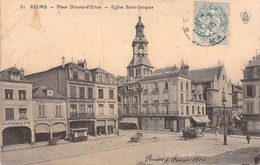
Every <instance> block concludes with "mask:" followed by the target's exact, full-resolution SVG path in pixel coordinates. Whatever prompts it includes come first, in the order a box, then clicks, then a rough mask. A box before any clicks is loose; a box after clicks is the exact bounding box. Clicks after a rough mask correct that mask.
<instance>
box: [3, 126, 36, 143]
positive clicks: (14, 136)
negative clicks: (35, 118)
mask: <svg viewBox="0 0 260 165" xmlns="http://www.w3.org/2000/svg"><path fill="white" fill-rule="evenodd" d="M31 137H32V136H31V129H30V128H29V127H8V128H5V129H4V130H3V145H11V144H23V143H31Z"/></svg>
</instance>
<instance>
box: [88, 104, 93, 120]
mask: <svg viewBox="0 0 260 165" xmlns="http://www.w3.org/2000/svg"><path fill="white" fill-rule="evenodd" d="M87 116H92V117H93V116H94V114H93V105H89V106H88V109H87Z"/></svg>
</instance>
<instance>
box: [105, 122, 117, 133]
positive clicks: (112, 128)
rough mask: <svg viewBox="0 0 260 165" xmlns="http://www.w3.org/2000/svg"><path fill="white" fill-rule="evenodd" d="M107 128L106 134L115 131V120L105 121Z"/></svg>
mask: <svg viewBox="0 0 260 165" xmlns="http://www.w3.org/2000/svg"><path fill="white" fill-rule="evenodd" d="M107 127H108V128H107V130H108V134H112V133H116V121H115V120H108V121H107Z"/></svg>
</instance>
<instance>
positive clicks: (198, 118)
mask: <svg viewBox="0 0 260 165" xmlns="http://www.w3.org/2000/svg"><path fill="white" fill-rule="evenodd" d="M192 119H193V120H194V121H195V122H196V123H209V122H210V120H209V119H208V117H207V116H193V117H192Z"/></svg>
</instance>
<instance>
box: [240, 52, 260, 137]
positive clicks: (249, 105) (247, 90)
mask: <svg viewBox="0 0 260 165" xmlns="http://www.w3.org/2000/svg"><path fill="white" fill-rule="evenodd" d="M241 81H242V83H243V91H244V104H243V107H244V112H243V116H244V124H243V126H244V129H243V130H244V132H245V133H249V134H258V135H260V55H257V56H256V57H254V58H253V59H252V60H251V61H249V63H248V65H247V66H246V68H245V69H244V78H243V79H242V80H241Z"/></svg>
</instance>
